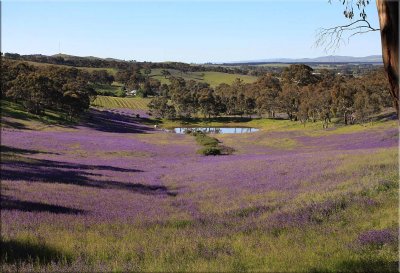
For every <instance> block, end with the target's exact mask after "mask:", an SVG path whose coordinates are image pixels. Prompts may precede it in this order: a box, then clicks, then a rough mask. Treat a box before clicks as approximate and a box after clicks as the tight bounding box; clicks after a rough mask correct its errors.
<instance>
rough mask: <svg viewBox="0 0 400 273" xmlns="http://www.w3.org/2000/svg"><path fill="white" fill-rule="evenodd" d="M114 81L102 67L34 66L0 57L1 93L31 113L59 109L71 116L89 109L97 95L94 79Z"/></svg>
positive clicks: (97, 80)
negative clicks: (84, 68) (92, 68)
mask: <svg viewBox="0 0 400 273" xmlns="http://www.w3.org/2000/svg"><path fill="white" fill-rule="evenodd" d="M110 81H111V82H112V81H113V79H111V78H110V77H109V75H108V74H106V73H104V72H102V71H93V72H92V73H89V72H87V71H84V70H80V69H76V68H61V67H55V66H43V67H37V66H32V65H29V64H27V63H24V62H15V61H9V60H4V59H3V58H2V61H1V96H2V99H9V100H13V101H15V102H17V103H21V105H22V106H23V107H24V108H25V109H26V110H27V111H29V112H30V113H33V114H37V115H43V114H44V111H45V110H46V109H51V110H56V111H59V112H61V113H63V114H64V115H65V117H66V118H68V119H73V118H75V117H78V116H79V115H80V114H81V113H83V112H84V111H85V110H87V109H88V108H89V106H90V102H91V101H92V100H94V98H95V96H96V92H95V90H94V89H93V88H92V87H91V84H92V83H94V82H110Z"/></svg>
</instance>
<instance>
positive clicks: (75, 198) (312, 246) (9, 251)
mask: <svg viewBox="0 0 400 273" xmlns="http://www.w3.org/2000/svg"><path fill="white" fill-rule="evenodd" d="M98 99H100V100H101V99H112V101H107V102H99V104H100V103H104V104H107V105H111V104H113V103H114V104H113V105H115V108H121V109H114V110H107V109H91V110H90V112H89V113H88V116H87V118H85V119H84V120H82V121H81V122H80V123H79V124H66V125H63V126H55V125H46V124H43V123H42V122H41V121H40V120H37V119H34V118H32V117H30V116H28V115H24V114H23V113H22V112H21V111H20V110H18V109H16V108H15V106H13V105H12V104H7V105H3V106H4V107H5V110H6V111H4V112H3V116H2V132H1V135H2V147H1V156H2V164H1V173H2V188H1V190H2V199H1V206H2V217H1V226H2V229H1V236H2V240H3V241H2V256H1V262H2V265H3V268H2V271H3V272H16V271H21V272H30V271H31V272H33V271H41V272H44V271H47V272H55V271H63V270H64V271H65V270H67V271H76V272H82V271H95V272H110V271H116V272H118V271H128V270H129V271H135V272H140V271H143V272H161V271H190V272H210V271H213V272H221V271H234V272H237V271H262V272H294V271H295V272H310V271H311V272H366V271H368V272H397V271H398V260H399V258H398V194H399V193H398V186H399V184H398V183H399V177H398V136H399V135H398V127H397V126H398V124H397V121H385V122H375V123H373V124H367V125H364V126H359V125H356V126H347V127H339V128H329V129H328V130H322V129H321V127H320V126H317V125H315V126H314V125H312V126H310V127H307V128H303V126H302V125H298V124H297V123H291V124H289V122H287V121H279V120H274V121H271V120H262V119H260V120H253V121H249V122H247V123H242V124H246V125H247V124H252V125H253V126H255V125H257V127H258V128H261V130H260V131H259V132H256V133H250V134H237V135H233V134H232V135H217V136H216V137H217V138H218V139H219V140H220V141H221V142H222V144H223V145H227V146H229V147H232V148H234V149H235V152H234V153H233V154H232V155H228V156H215V157H213V156H210V157H205V156H201V155H199V154H197V153H196V150H197V149H199V148H200V147H199V145H198V144H196V141H195V140H194V138H193V137H192V136H190V135H178V134H174V133H170V132H165V131H163V130H155V129H154V128H152V127H149V126H146V125H145V124H144V123H143V120H141V119H137V118H135V117H134V115H133V113H134V111H133V110H130V109H126V108H135V107H137V108H136V109H145V108H144V105H145V104H146V101H145V100H138V99H136V98H135V99H132V100H128V99H124V101H130V102H131V103H132V104H131V105H119V104H118V103H119V102H120V101H119V100H117V99H118V98H111V97H99V98H98ZM141 103H142V104H141ZM132 105H135V106H132ZM137 105H141V106H137ZM113 107H114V106H113ZM122 108H123V109H122ZM17 112H18V113H17ZM292 124H293V125H292Z"/></svg>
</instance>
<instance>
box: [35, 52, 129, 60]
mask: <svg viewBox="0 0 400 273" xmlns="http://www.w3.org/2000/svg"><path fill="white" fill-rule="evenodd" d="M42 56H44V55H42ZM51 57H63V58H64V59H65V60H68V59H89V60H106V61H117V62H123V60H120V59H115V58H100V57H95V56H85V57H81V56H74V55H68V54H62V53H58V54H54V55H51Z"/></svg>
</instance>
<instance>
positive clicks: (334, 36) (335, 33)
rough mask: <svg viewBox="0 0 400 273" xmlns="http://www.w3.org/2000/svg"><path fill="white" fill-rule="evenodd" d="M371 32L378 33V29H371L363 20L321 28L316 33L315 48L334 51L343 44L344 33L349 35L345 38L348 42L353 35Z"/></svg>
mask: <svg viewBox="0 0 400 273" xmlns="http://www.w3.org/2000/svg"><path fill="white" fill-rule="evenodd" d="M355 30H357V31H355ZM371 31H379V28H374V27H372V26H371V24H370V23H369V22H368V21H367V20H365V19H359V20H356V21H354V22H352V23H350V24H347V25H342V26H335V27H331V28H322V29H319V30H318V31H317V34H316V37H317V38H316V42H315V46H316V47H323V48H324V50H325V51H326V52H328V51H335V50H336V49H338V48H339V47H340V44H341V43H342V42H343V36H344V35H345V33H350V35H349V36H348V38H347V41H349V40H350V38H351V37H353V36H355V35H358V34H362V33H367V32H371Z"/></svg>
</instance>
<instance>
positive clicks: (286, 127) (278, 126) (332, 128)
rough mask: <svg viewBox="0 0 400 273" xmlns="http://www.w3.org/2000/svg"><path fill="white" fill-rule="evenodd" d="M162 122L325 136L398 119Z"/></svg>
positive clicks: (382, 126)
mask: <svg viewBox="0 0 400 273" xmlns="http://www.w3.org/2000/svg"><path fill="white" fill-rule="evenodd" d="M160 124H161V126H162V127H164V128H168V129H169V128H174V127H179V126H187V127H191V126H194V127H195V126H198V127H207V126H210V127H235V126H246V127H255V128H259V129H262V130H268V131H303V132H305V133H306V134H307V135H310V136H324V135H332V134H345V133H355V132H361V131H366V130H377V129H385V128H386V129H387V128H393V127H394V126H396V124H397V121H396V120H390V121H375V122H370V123H365V124H353V125H344V124H341V123H338V122H337V121H336V120H333V122H332V123H330V124H329V128H328V130H326V129H323V127H322V126H323V122H322V121H317V122H307V123H305V124H304V123H301V122H299V121H290V120H283V119H269V118H253V119H250V118H246V117H243V118H240V117H217V118H211V119H208V118H191V119H176V120H167V119H163V120H161V121H160Z"/></svg>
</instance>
